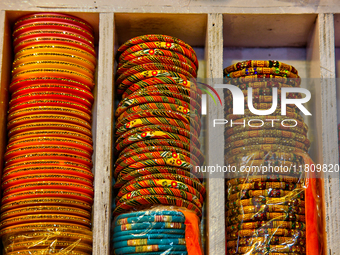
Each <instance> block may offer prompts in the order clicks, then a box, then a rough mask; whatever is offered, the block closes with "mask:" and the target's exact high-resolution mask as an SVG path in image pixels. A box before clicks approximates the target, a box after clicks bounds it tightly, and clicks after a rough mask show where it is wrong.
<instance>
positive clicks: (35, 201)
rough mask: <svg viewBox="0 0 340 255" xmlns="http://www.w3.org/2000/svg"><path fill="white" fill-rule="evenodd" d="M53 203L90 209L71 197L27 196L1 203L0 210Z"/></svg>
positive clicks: (87, 205) (85, 203)
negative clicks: (26, 197)
mask: <svg viewBox="0 0 340 255" xmlns="http://www.w3.org/2000/svg"><path fill="white" fill-rule="evenodd" d="M45 204H50V205H55V206H64V205H65V206H73V207H77V208H81V209H84V210H87V211H89V212H90V211H91V208H92V207H91V204H90V203H87V202H84V201H81V200H77V199H72V198H60V197H59V198H58V197H48V196H46V197H38V198H28V199H22V200H17V201H13V202H10V203H6V204H2V205H1V212H2V213H3V212H6V211H8V210H14V209H18V208H27V207H31V206H38V205H45Z"/></svg>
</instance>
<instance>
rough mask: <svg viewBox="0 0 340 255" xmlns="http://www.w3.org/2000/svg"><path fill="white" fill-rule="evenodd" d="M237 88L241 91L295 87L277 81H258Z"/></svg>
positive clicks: (239, 85)
mask: <svg viewBox="0 0 340 255" xmlns="http://www.w3.org/2000/svg"><path fill="white" fill-rule="evenodd" d="M237 87H239V89H241V90H247V89H248V88H253V89H266V88H278V89H281V88H287V87H288V88H291V87H293V86H292V85H290V84H286V83H281V82H277V81H257V82H247V83H243V84H238V85H237Z"/></svg>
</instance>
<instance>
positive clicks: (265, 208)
mask: <svg viewBox="0 0 340 255" xmlns="http://www.w3.org/2000/svg"><path fill="white" fill-rule="evenodd" d="M258 212H284V213H296V214H305V208H304V207H301V206H288V205H252V206H243V207H236V208H232V209H229V210H227V212H226V215H227V217H231V216H235V215H237V214H243V213H245V214H247V213H258Z"/></svg>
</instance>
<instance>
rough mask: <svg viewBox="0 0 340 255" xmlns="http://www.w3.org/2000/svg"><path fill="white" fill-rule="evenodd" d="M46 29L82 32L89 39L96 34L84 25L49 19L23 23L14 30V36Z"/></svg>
mask: <svg viewBox="0 0 340 255" xmlns="http://www.w3.org/2000/svg"><path fill="white" fill-rule="evenodd" d="M44 29H53V30H62V31H68V32H71V33H76V34H80V35H82V36H84V37H86V38H87V39H88V40H93V39H94V36H93V33H92V31H89V30H88V29H83V28H82V27H79V26H77V25H73V24H68V23H66V22H57V21H54V22H52V21H51V22H49V21H45V22H44V21H42V22H34V21H32V22H30V23H28V24H24V25H21V26H19V27H17V28H15V29H14V31H13V37H17V36H19V35H21V34H23V33H25V32H30V31H34V30H44Z"/></svg>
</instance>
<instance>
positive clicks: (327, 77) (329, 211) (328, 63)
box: [318, 14, 340, 255]
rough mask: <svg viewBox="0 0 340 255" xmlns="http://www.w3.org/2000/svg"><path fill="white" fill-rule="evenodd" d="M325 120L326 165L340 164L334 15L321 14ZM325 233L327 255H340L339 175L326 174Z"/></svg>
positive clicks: (322, 103) (322, 100) (321, 55)
mask: <svg viewBox="0 0 340 255" xmlns="http://www.w3.org/2000/svg"><path fill="white" fill-rule="evenodd" d="M318 22H319V24H318V25H319V31H320V33H319V40H320V48H319V50H320V78H321V87H322V89H321V113H322V114H321V121H322V156H323V164H338V163H339V151H338V140H337V139H336V138H337V103H336V79H335V78H336V67H335V46H334V42H335V40H334V17H333V14H319V21H318ZM323 184H324V196H323V200H324V203H325V204H324V206H325V215H324V217H325V218H324V219H325V224H326V226H325V228H326V229H325V230H326V234H327V236H326V240H327V254H329V255H333V254H339V250H340V243H339V242H338V239H339V235H340V229H339V228H340V225H339V223H340V213H339V208H340V199H339V194H340V189H339V174H335V173H332V174H326V175H325V179H324V182H323Z"/></svg>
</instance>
